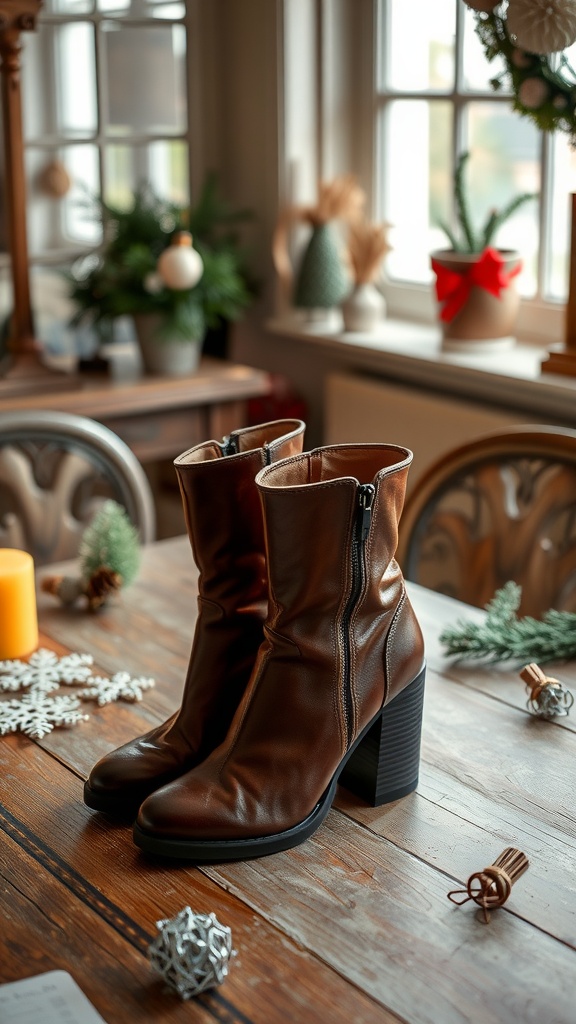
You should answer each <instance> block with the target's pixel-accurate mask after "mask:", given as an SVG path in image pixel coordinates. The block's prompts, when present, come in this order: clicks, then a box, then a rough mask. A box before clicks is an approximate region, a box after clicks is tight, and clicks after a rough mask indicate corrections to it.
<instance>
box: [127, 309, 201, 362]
mask: <svg viewBox="0 0 576 1024" xmlns="http://www.w3.org/2000/svg"><path fill="white" fill-rule="evenodd" d="M133 319H134V327H135V329H136V337H137V339H138V344H139V346H140V353H141V355H142V363H143V366H144V372H145V373H150V374H156V375H158V376H160V377H185V376H186V375H187V374H189V373H193V372H194V370H196V369H197V367H198V363H199V361H200V350H201V348H202V342H201V341H197V340H195V339H192V338H191V339H190V341H184V340H182V339H180V338H176V339H174V340H171V339H170V338H164V337H160V336H159V333H158V332H159V328H160V325H161V322H162V318H161V317H160V316H156V315H155V314H151V313H146V314H144V313H143V314H137V315H136V316H134V318H133Z"/></svg>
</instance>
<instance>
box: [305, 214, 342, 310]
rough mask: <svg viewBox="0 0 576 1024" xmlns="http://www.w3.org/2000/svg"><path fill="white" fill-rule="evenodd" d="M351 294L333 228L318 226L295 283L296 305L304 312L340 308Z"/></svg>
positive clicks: (330, 226) (329, 225)
mask: <svg viewBox="0 0 576 1024" xmlns="http://www.w3.org/2000/svg"><path fill="white" fill-rule="evenodd" d="M349 291H350V282H349V279H348V277H347V275H346V274H345V272H344V267H343V264H342V260H341V258H340V255H339V252H338V247H337V244H336V240H335V238H334V229H333V227H332V225H331V224H318V225H317V226H316V227H315V228H314V229H313V231H312V237H311V238H310V241H309V242H308V246H307V248H306V251H305V253H304V256H303V259H302V263H301V265H300V270H299V273H298V277H297V280H296V290H295V293H294V305H295V306H298V307H299V308H301V309H330V308H331V307H332V306H339V305H340V303H341V302H343V301H344V299H345V298H346V295H347V294H348V292H349Z"/></svg>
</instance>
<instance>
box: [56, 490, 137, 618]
mask: <svg viewBox="0 0 576 1024" xmlns="http://www.w3.org/2000/svg"><path fill="white" fill-rule="evenodd" d="M78 554H79V559H80V575H79V576H46V577H45V578H44V579H43V580H42V584H41V587H42V590H43V591H44V592H45V593H47V594H53V595H54V596H55V597H58V598H59V599H60V601H61V602H62V604H64V605H73V604H75V602H76V601H77V600H78V599H79V598H81V597H84V598H85V599H86V601H87V604H88V608H89V609H90V611H97V610H98V609H99V608H101V607H102V605H104V604H105V603H106V601H107V600H108V598H109V597H111V596H112V595H113V594H115V593H117V592H118V591H119V590H120V589H121V588H122V587H127V586H128V585H129V584H130V583H132V582H133V580H134V579H135V578H136V575H137V573H138V569H139V567H140V540H139V537H138V531H137V530H136V528H135V527H134V526H133V525H132V523H131V522H130V519H129V518H128V515H127V514H126V512H125V510H124V509H123V508H122V507H121V506H120V505H118V504H117V503H116V502H115V501H111V500H110V501H106V502H104V504H103V505H102V507H101V508H100V509H99V511H98V512H97V513H96V514H95V516H94V518H93V519H92V521H91V522H90V523H89V525H88V526H87V527H86V529H85V531H84V533H83V535H82V540H81V542H80V549H79V553H78Z"/></svg>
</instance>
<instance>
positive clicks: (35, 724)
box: [0, 690, 88, 740]
mask: <svg viewBox="0 0 576 1024" xmlns="http://www.w3.org/2000/svg"><path fill="white" fill-rule="evenodd" d="M79 708H80V701H79V700H77V699H76V697H70V696H69V695H68V694H66V695H64V696H57V697H49V696H47V694H46V693H45V692H44V691H42V690H36V691H33V692H32V693H26V694H24V696H23V697H21V698H20V699H19V700H15V699H13V700H5V701H0V736H5V735H6V734H7V733H9V732H23V733H25V735H26V736H30V737H32V739H35V740H41V739H42V738H43V737H44V736H47V734H48V733H49V732H52V730H53V729H54V728H55V727H56V726H60V725H76V724H77V723H78V722H83V721H86V719H87V718H88V715H84V714H82V712H81V711H79V710H78V709H79Z"/></svg>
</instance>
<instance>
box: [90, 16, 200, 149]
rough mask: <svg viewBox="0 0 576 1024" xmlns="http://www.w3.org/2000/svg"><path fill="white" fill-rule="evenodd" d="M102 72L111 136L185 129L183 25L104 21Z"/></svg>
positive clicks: (108, 126)
mask: <svg viewBox="0 0 576 1024" xmlns="http://www.w3.org/2000/svg"><path fill="white" fill-rule="evenodd" d="M103 29H104V31H103V34H102V40H103V48H104V58H105V60H104V75H105V80H106V92H107V100H108V102H107V109H106V110H105V111H104V117H105V121H107V129H108V131H109V132H110V133H111V134H116V135H118V134H122V135H123V134H128V133H131V132H135V133H138V134H142V133H144V132H147V133H154V132H162V133H165V132H175V133H176V132H183V131H184V130H185V128H186V77H185V54H186V31H185V29H184V27H183V26H181V25H166V26H162V27H160V26H159V25H153V26H151V27H142V28H141V27H138V28H132V27H130V28H125V27H123V26H122V27H121V26H119V25H118V24H114V23H113V22H106V23H104V25H103Z"/></svg>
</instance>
